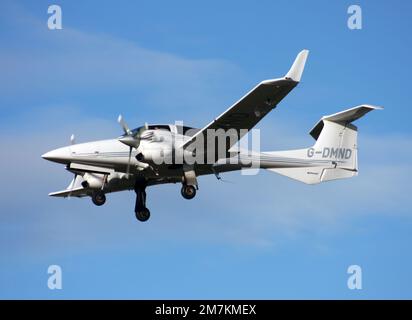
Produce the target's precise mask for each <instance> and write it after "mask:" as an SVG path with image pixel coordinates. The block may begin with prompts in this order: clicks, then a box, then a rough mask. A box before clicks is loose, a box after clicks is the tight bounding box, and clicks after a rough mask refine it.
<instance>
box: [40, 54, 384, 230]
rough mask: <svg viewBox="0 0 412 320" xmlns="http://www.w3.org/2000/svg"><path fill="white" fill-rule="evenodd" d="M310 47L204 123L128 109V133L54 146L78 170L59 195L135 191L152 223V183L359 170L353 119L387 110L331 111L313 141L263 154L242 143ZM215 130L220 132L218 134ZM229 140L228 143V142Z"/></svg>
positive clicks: (189, 195) (293, 79)
mask: <svg viewBox="0 0 412 320" xmlns="http://www.w3.org/2000/svg"><path fill="white" fill-rule="evenodd" d="M308 54H309V51H308V50H303V51H301V52H300V53H299V54H298V55H297V57H296V58H295V61H294V63H293V64H292V66H291V68H290V70H289V71H288V72H287V74H286V75H285V76H284V77H282V78H278V79H269V80H264V81H262V82H260V83H259V84H258V85H256V86H255V87H254V88H253V89H252V90H250V91H249V92H248V93H246V95H244V96H243V97H242V98H240V99H239V100H238V101H237V102H235V103H234V104H233V105H232V106H231V107H230V108H229V109H227V110H226V111H225V112H223V113H222V114H221V115H220V116H218V117H217V118H215V119H213V120H212V121H211V122H210V123H209V124H207V125H206V126H205V127H204V128H202V129H196V128H192V127H187V126H183V125H180V124H145V125H143V126H140V127H138V128H136V129H130V128H129V126H128V125H127V124H126V122H125V120H124V119H123V117H122V116H121V115H120V116H119V118H118V122H119V124H120V125H121V127H122V129H123V132H124V133H123V134H122V135H121V136H120V137H118V138H115V139H109V140H101V141H93V142H87V143H79V144H76V143H75V142H74V137H73V136H72V138H71V141H72V143H71V145H69V146H66V147H63V148H59V149H55V150H52V151H49V152H47V153H45V154H43V155H42V158H44V159H46V160H49V161H53V162H57V163H60V164H64V165H66V169H67V170H68V171H69V172H71V173H73V174H74V178H73V180H72V181H71V183H70V184H69V186H68V187H67V188H66V189H65V190H62V191H58V192H52V193H50V194H49V195H50V196H53V197H87V196H88V197H91V200H92V202H93V203H94V204H95V205H97V206H101V205H103V204H104V203H105V202H106V196H105V195H106V194H107V193H111V192H117V191H123V190H134V191H135V193H136V201H135V215H136V218H137V219H138V220H139V221H142V222H143V221H147V220H148V219H149V218H150V211H149V209H148V208H147V206H146V188H147V187H151V186H155V185H159V184H165V183H181V184H182V187H181V194H182V196H183V197H184V198H185V199H193V198H194V197H195V195H196V191H197V190H198V179H197V177H199V176H202V175H210V174H214V175H216V177H217V178H218V179H220V176H219V175H220V174H221V173H224V172H229V171H235V170H247V169H251V168H255V167H258V168H259V169H267V170H269V171H272V172H275V173H278V174H281V175H284V176H287V177H289V178H292V179H295V180H297V181H300V182H303V183H306V184H318V183H321V182H325V181H330V180H335V179H344V178H350V177H354V176H356V175H357V174H358V160H357V151H358V145H357V127H356V126H355V125H353V124H352V122H353V121H355V120H357V119H359V118H361V117H362V116H364V115H365V114H366V113H368V112H370V111H372V110H377V109H382V108H381V107H377V106H373V105H367V104H363V105H359V106H356V107H353V108H350V109H347V110H344V111H341V112H338V113H335V114H332V115H328V116H323V117H322V118H321V119H320V120H319V122H318V123H316V124H315V126H314V127H313V128H312V130H311V131H310V135H311V136H312V137H313V138H314V139H315V143H314V145H313V146H311V147H309V148H304V149H297V150H287V151H269V152H256V151H251V150H244V149H241V148H239V147H238V145H239V141H240V139H241V138H242V137H243V136H245V135H246V134H247V133H248V132H251V130H252V128H253V127H255V125H256V124H257V123H258V122H259V121H260V120H262V119H263V118H264V117H265V115H267V114H268V113H269V112H270V111H272V110H273V109H275V108H276V107H277V105H278V104H279V102H280V101H281V100H282V99H283V98H284V97H285V96H286V95H288V94H289V92H290V91H292V89H293V88H295V87H296V86H297V85H298V83H299V82H300V80H301V77H302V74H303V70H304V67H305V63H306V60H307V57H308ZM211 133H212V134H211ZM222 141H223V142H224V143H221V142H222Z"/></svg>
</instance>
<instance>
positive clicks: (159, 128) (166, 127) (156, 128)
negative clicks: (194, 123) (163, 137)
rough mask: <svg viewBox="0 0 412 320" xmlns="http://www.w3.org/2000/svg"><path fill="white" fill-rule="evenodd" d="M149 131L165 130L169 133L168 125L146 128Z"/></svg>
mask: <svg viewBox="0 0 412 320" xmlns="http://www.w3.org/2000/svg"><path fill="white" fill-rule="evenodd" d="M148 128H149V130H167V131H170V127H169V126H168V125H150V126H148Z"/></svg>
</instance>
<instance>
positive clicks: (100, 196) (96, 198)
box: [92, 190, 106, 206]
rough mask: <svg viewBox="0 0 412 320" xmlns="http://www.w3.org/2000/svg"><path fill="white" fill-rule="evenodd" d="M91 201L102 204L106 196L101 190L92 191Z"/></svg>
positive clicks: (98, 204) (97, 204)
mask: <svg viewBox="0 0 412 320" xmlns="http://www.w3.org/2000/svg"><path fill="white" fill-rule="evenodd" d="M92 201H93V203H94V204H95V205H96V206H102V205H104V203H105V202H106V196H105V194H104V192H103V191H101V190H99V191H96V192H93V194H92Z"/></svg>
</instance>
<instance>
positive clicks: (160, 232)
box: [0, 0, 412, 299]
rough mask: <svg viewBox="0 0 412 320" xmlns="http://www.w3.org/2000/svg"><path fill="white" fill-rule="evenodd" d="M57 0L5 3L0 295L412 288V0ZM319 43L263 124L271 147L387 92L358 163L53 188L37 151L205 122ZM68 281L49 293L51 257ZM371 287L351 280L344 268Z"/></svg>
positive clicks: (53, 176)
mask: <svg viewBox="0 0 412 320" xmlns="http://www.w3.org/2000/svg"><path fill="white" fill-rule="evenodd" d="M55 3H57V4H59V5H60V6H61V7H62V10H63V30H57V31H50V30H48V29H47V18H48V15H47V8H48V6H49V5H50V4H53V3H51V2H48V1H7V0H6V1H2V2H1V3H0V70H1V72H0V124H1V125H0V134H1V137H2V139H1V140H0V143H1V145H0V147H1V149H2V150H3V151H2V157H1V159H0V164H1V168H2V169H0V170H1V176H2V178H3V184H2V185H3V186H2V188H1V189H2V192H1V194H0V200H1V204H2V209H1V214H0V254H1V260H0V297H1V298H27V299H31V298H53V299H58V298H140V299H144V298H167V299H171V298H243V299H248V298H263V299H272V298H281V299H282V298H298V299H302V298H343V299H346V298H354V299H362V298H401V299H404V298H412V275H411V270H412V254H411V251H410V243H411V242H412V232H411V228H412V212H411V211H412V210H411V209H412V206H411V204H410V197H409V190H410V181H411V178H412V174H411V172H412V166H411V163H410V158H411V155H412V154H411V150H412V142H411V141H412V140H411V134H412V132H411V131H412V130H411V126H410V116H411V115H412V113H411V111H410V101H411V98H412V93H411V90H409V88H408V82H409V78H410V72H411V65H410V56H411V54H412V52H411V51H412V45H411V38H410V30H411V27H412V19H411V12H412V3H410V2H407V1H357V2H356V4H358V5H360V6H361V8H362V12H363V29H362V30H358V31H353V30H349V29H348V28H347V26H346V21H347V18H348V14H347V13H346V11H347V8H348V7H349V5H351V4H354V3H353V2H351V1H312V2H311V3H310V4H309V3H308V2H307V1H257V2H252V1H225V2H221V1H207V2H200V1H198V2H193V1H173V2H170V1H164V2H153V1H116V2H115V1H112V2H108V1H106V2H104V4H102V2H101V1H81V2H80V1H57V2H55ZM303 48H307V49H309V50H310V55H309V59H308V62H307V66H306V70H305V73H304V76H303V81H302V83H301V84H300V85H299V87H298V88H296V89H295V90H294V91H293V92H292V93H291V94H290V95H289V96H288V97H287V98H285V99H284V100H283V101H282V103H281V104H280V105H279V108H277V109H276V111H274V112H272V113H271V114H270V115H268V116H267V117H266V118H265V119H264V120H263V121H262V123H260V124H259V128H260V129H261V130H262V131H261V135H262V148H263V149H265V150H277V149H288V148H299V147H304V146H309V145H311V144H312V143H313V141H312V139H311V137H310V136H309V135H308V131H309V130H310V128H311V127H312V126H313V124H314V123H315V122H316V121H317V120H318V119H319V118H320V117H321V116H322V115H325V114H330V113H334V112H337V111H340V110H342V109H345V108H348V107H352V106H356V105H359V104H362V103H369V104H375V105H381V106H384V107H385V110H383V111H379V112H378V111H376V112H373V113H370V114H368V115H367V116H366V117H365V118H363V119H361V120H360V121H358V122H357V125H358V127H359V162H360V174H359V176H358V177H356V178H354V179H349V180H342V181H335V182H330V183H325V184H321V185H317V186H306V185H302V184H299V183H298V182H295V181H292V180H289V179H287V178H285V177H281V176H278V175H276V174H274V173H270V172H263V171H262V172H260V173H259V175H257V176H241V175H240V174H239V173H230V174H226V175H225V176H224V178H226V179H227V180H229V181H231V182H232V183H224V182H218V181H216V179H215V178H214V177H202V178H200V181H199V182H200V190H199V192H198V195H197V197H196V198H195V199H194V200H192V201H187V200H184V199H183V198H182V197H181V195H180V186H178V185H166V186H159V187H155V188H152V189H150V190H149V191H148V197H149V207H150V209H151V211H152V217H151V220H150V222H148V223H144V224H142V223H138V222H137V221H135V218H134V214H133V207H134V194H133V193H132V192H123V193H118V194H110V195H108V201H107V204H106V205H105V206H103V207H100V208H97V207H95V206H94V205H92V203H91V201H90V200H89V199H70V200H63V199H52V198H48V196H47V194H48V192H50V191H55V190H59V189H62V188H64V187H66V185H67V184H68V183H69V181H70V179H71V176H70V174H68V173H67V172H65V170H64V169H63V167H61V166H58V165H55V164H52V163H49V162H46V161H44V160H42V159H41V158H40V155H41V154H43V153H44V152H45V151H48V150H51V149H53V148H56V147H59V146H63V145H66V144H68V143H69V137H70V135H71V134H72V133H75V134H76V137H77V141H78V142H84V141H89V140H94V139H104V138H111V137H115V136H117V135H119V134H120V133H121V129H120V128H119V126H118V124H117V123H116V117H117V115H118V114H119V113H122V114H123V115H124V116H125V117H126V119H127V120H128V122H129V123H130V124H131V123H134V124H136V126H138V125H141V124H142V123H144V122H146V121H148V122H156V123H159V122H166V123H170V122H171V123H173V122H174V121H175V120H183V121H184V122H185V123H186V124H189V125H193V126H198V127H202V126H203V125H205V124H206V123H208V122H209V121H210V120H211V119H212V118H213V117H215V116H217V115H218V114H220V113H221V112H222V111H223V110H225V109H226V108H227V107H228V106H229V105H230V104H231V103H233V102H234V101H236V100H237V99H238V98H239V97H241V96H242V95H243V94H244V93H245V92H246V91H248V90H249V89H250V88H251V87H253V86H254V85H255V84H256V83H258V82H259V81H261V80H263V79H267V78H273V77H278V76H282V75H283V74H284V73H285V72H286V71H287V70H288V68H289V66H290V64H291V63H292V61H293V59H294V57H295V55H296V54H297V53H298V52H299V51H300V50H301V49H303ZM52 264H58V265H60V266H61V267H62V269H63V289H62V290H55V291H51V290H49V289H48V288H47V277H48V275H47V268H48V266H49V265H52ZM353 264H357V265H360V266H361V267H362V271H363V289H362V290H357V291H356V290H355V291H352V290H349V289H348V288H347V286H346V282H347V278H348V275H347V273H346V270H347V268H348V266H349V265H353Z"/></svg>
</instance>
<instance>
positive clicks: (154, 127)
mask: <svg viewBox="0 0 412 320" xmlns="http://www.w3.org/2000/svg"><path fill="white" fill-rule="evenodd" d="M142 128H144V126H141V127H138V128H135V129H133V130H132V135H135V134H137V133H138V132H139V131H140V130H141V129H142ZM147 129H148V130H167V131H170V127H169V126H168V125H149V126H147Z"/></svg>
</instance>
